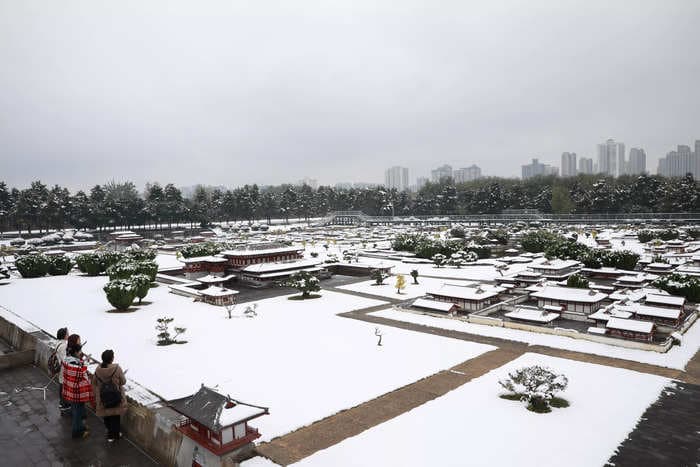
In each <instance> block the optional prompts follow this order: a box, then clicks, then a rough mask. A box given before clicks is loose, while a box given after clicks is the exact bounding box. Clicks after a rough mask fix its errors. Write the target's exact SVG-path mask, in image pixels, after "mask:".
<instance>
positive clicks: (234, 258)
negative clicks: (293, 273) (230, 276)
mask: <svg viewBox="0 0 700 467" xmlns="http://www.w3.org/2000/svg"><path fill="white" fill-rule="evenodd" d="M221 256H223V257H224V258H226V259H227V261H228V266H229V267H230V268H233V269H236V270H241V269H243V268H245V267H246V266H250V265H251V264H260V263H281V262H285V261H297V260H300V259H302V258H304V249H303V248H300V247H295V246H284V245H259V246H257V247H255V246H251V247H249V248H247V249H244V250H226V251H222V252H221Z"/></svg>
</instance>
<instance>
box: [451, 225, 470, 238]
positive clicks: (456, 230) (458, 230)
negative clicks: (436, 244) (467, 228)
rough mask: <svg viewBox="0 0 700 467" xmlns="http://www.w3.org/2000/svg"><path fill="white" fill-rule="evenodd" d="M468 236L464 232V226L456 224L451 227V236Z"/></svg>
mask: <svg viewBox="0 0 700 467" xmlns="http://www.w3.org/2000/svg"><path fill="white" fill-rule="evenodd" d="M465 236H466V233H465V232H464V227H462V226H459V225H458V226H455V227H452V229H450V237H454V238H464V237H465Z"/></svg>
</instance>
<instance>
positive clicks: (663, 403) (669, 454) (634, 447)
mask: <svg viewBox="0 0 700 467" xmlns="http://www.w3.org/2000/svg"><path fill="white" fill-rule="evenodd" d="M698 399H700V386H697V385H694V384H687V383H675V384H674V385H673V386H672V387H669V388H667V389H665V390H664V391H662V393H661V396H660V397H659V399H658V400H657V401H656V402H655V403H654V404H652V405H651V406H650V407H649V408H648V409H647V410H646V411H645V412H644V415H642V418H641V419H640V422H639V424H637V426H636V428H635V429H634V431H633V432H632V433H631V434H630V435H629V436H628V437H627V439H626V440H625V441H623V442H622V444H621V445H620V446H619V447H618V448H617V451H616V452H615V454H613V456H612V457H611V458H610V460H609V461H608V464H607V465H608V466H611V467H612V466H624V465H634V466H644V465H655V466H656V465H659V466H669V467H670V466H691V465H700V406H699V405H698Z"/></svg>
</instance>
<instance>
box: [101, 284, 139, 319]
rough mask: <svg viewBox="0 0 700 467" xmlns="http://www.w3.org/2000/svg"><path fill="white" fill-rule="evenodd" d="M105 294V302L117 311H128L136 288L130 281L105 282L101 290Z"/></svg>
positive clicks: (134, 296)
mask: <svg viewBox="0 0 700 467" xmlns="http://www.w3.org/2000/svg"><path fill="white" fill-rule="evenodd" d="M102 290H104V291H105V294H107V301H109V303H110V304H111V305H112V306H113V307H114V308H116V309H117V310H119V311H125V310H127V309H129V307H130V306H131V304H132V303H134V298H136V287H135V286H134V284H133V282H131V280H124V279H117V280H113V281H109V282H107V284H105V286H104V287H103V288H102Z"/></svg>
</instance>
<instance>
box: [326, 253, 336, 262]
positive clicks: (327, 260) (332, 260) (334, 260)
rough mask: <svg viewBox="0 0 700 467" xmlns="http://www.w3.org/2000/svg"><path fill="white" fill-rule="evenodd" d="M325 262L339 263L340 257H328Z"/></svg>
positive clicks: (333, 255) (331, 255)
mask: <svg viewBox="0 0 700 467" xmlns="http://www.w3.org/2000/svg"><path fill="white" fill-rule="evenodd" d="M324 262H325V263H337V262H338V255H336V254H330V255H328V256H327V257H326V260H325V261H324Z"/></svg>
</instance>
